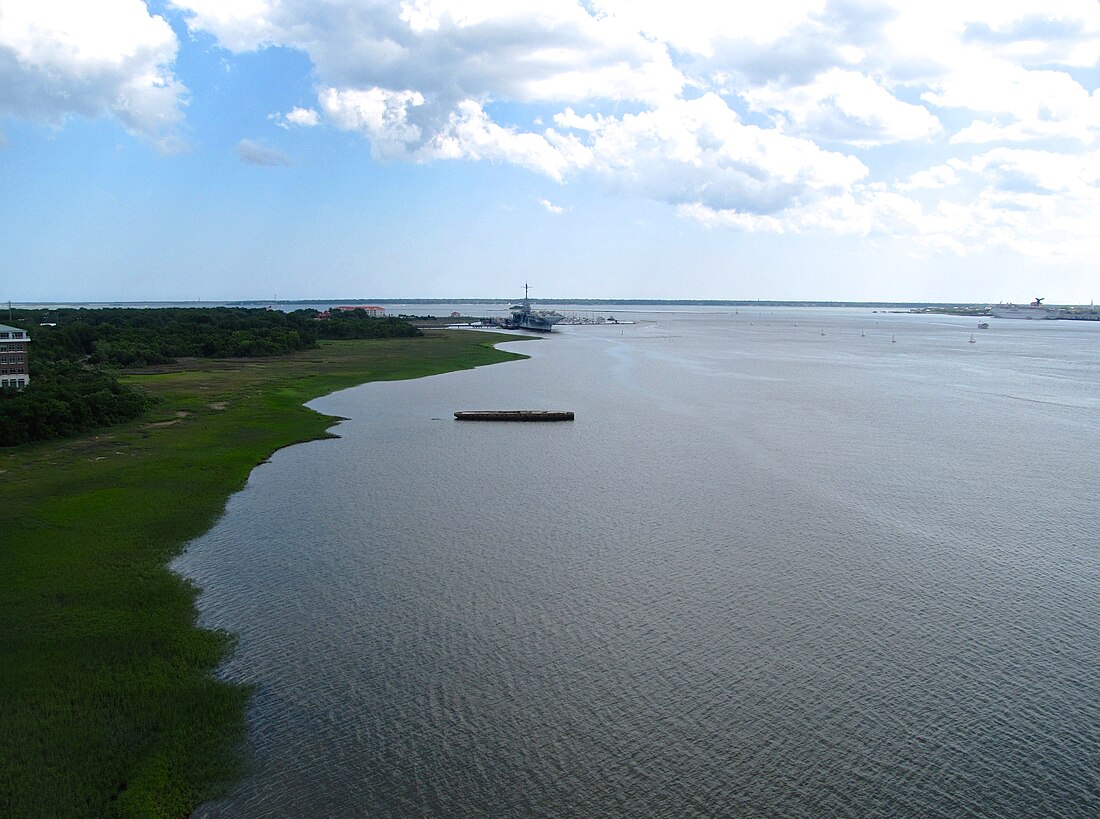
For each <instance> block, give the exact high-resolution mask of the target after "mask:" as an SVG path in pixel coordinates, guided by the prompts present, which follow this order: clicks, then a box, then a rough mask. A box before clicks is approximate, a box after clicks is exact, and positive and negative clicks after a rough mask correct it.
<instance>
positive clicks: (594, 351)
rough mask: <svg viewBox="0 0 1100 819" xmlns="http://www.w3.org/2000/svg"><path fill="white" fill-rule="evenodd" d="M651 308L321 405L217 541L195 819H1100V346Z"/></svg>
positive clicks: (206, 567) (1026, 331)
mask: <svg viewBox="0 0 1100 819" xmlns="http://www.w3.org/2000/svg"><path fill="white" fill-rule="evenodd" d="M626 309H627V308H618V307H617V308H616V310H615V313H616V315H617V316H618V315H619V314H620V313H622V317H623V318H629V319H631V320H633V321H634V322H636V323H634V324H631V325H625V326H615V325H602V326H564V327H558V328H556V329H555V331H554V332H553V333H552V334H550V335H549V336H546V337H543V338H541V339H539V340H536V341H519V342H515V343H511V344H509V345H506V346H507V348H508V349H512V350H515V351H518V352H522V353H525V354H527V355H529V356H531V358H530V359H529V360H525V361H518V362H513V363H506V364H500V365H494V366H491V367H486V368H481V369H477V370H473V371H466V372H457V373H449V374H445V375H440V376H435V377H431V378H425V379H420V380H416V381H406V382H388V383H376V384H368V385H363V386H361V387H357V388H353V389H349V390H345V391H343V392H340V393H337V394H334V395H331V396H328V397H325V398H323V399H320V400H317V401H315V402H313V404H312V405H311V406H313V407H315V408H316V409H318V410H319V411H321V412H325V413H328V414H332V415H338V416H342V417H346V418H348V419H349V420H347V421H345V422H342V423H340V424H339V426H337V427H336V428H335V431H336V432H337V433H338V434H339V435H340V436H341V437H340V438H339V439H334V440H326V441H317V442H312V443H308V444H303V445H299V446H295V447H291V448H288V449H286V450H283V451H281V452H279V453H276V455H275V456H273V457H272V459H271V461H270V462H269V463H267V464H264V465H262V466H260V467H258V468H257V469H256V470H255V471H254V473H253V475H252V477H251V479H250V480H249V483H248V485H247V487H246V488H245V489H244V490H243V491H241V492H240V493H238V494H237V495H235V496H234V497H233V498H232V499H231V500H230V502H229V504H228V508H227V510H226V513H225V515H224V517H223V518H222V519H221V520H220V521H219V522H218V523H217V524H216V525H215V526H214V528H213V529H212V530H211V531H210V532H208V533H207V534H206V535H204V536H203V537H201V538H199V539H198V540H196V541H194V542H193V543H191V544H190V545H189V546H188V547H187V549H186V551H185V552H184V553H183V554H182V555H181V556H180V558H178V559H177V561H176V562H175V564H174V568H175V569H176V570H177V571H179V572H180V573H181V574H183V575H184V576H186V577H188V578H190V579H191V580H193V581H194V582H195V583H196V584H197V585H198V586H199V587H200V588H201V589H202V593H201V595H200V597H199V608H200V611H201V622H202V623H203V624H204V625H206V626H209V627H213V628H221V629H226V630H228V631H230V632H233V633H234V634H236V635H238V638H239V642H238V645H237V649H236V651H235V653H234V654H233V656H232V657H231V658H230V659H229V660H228V661H227V663H226V664H225V666H224V667H223V669H222V670H221V673H222V674H223V675H224V676H225V677H226V678H228V679H230V680H234V681H239V682H242V683H247V684H249V685H252V686H254V696H253V699H252V703H251V707H250V710H249V713H248V725H249V734H248V756H249V762H250V774H249V775H248V776H247V777H246V778H245V779H244V780H242V781H241V782H240V783H239V784H238V785H237V786H235V788H234V789H233V790H232V791H231V792H230V794H229V795H228V796H227V797H226V798H225V799H223V800H221V801H218V802H215V803H211V804H208V805H205V806H203V808H201V809H200V810H199V812H198V814H197V815H198V816H201V817H269V816H301V817H316V816H333V817H337V816H340V817H344V816H371V817H382V816H456V817H457V816H462V817H466V816H545V817H570V816H575V817H605V816H606V817H611V816H614V817H651V816H669V817H673V816H675V817H687V816H792V817H820V816H924V817H956V816H1021V817H1023V816H1054V815H1057V816H1080V817H1087V816H1096V815H1100V507H1098V505H1097V503H1096V500H1095V493H1096V487H1097V486H1098V485H1100V325H1097V324H1094V323H1091V322H1057V321H1051V322H1029V321H1011V320H996V319H994V320H990V327H989V329H987V330H979V329H977V321H978V319H976V318H975V319H971V318H966V317H946V316H936V315H908V314H894V313H886V312H882V313H873V312H872V311H871V310H869V309H856V308H847V309H839V308H833V309H830V308H763V307H760V308H736V309H735V308H714V309H703V308H694V312H689V311H687V310H685V311H682V312H662V313H656V312H644V311H643V310H642V309H641V308H639V310H638V311H637V312H630V313H627V312H626ZM471 332H477V331H471ZM971 336H973V337H974V339H975V342H974V343H970V342H969V339H970V337H971ZM476 409H552V410H553V409H561V410H572V411H574V412H575V414H576V420H575V421H573V422H571V423H564V424H493V423H480V424H469V423H459V422H456V421H455V420H454V417H453V413H454V411H455V410H476Z"/></svg>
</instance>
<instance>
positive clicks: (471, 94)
mask: <svg viewBox="0 0 1100 819" xmlns="http://www.w3.org/2000/svg"><path fill="white" fill-rule="evenodd" d="M1098 66H1100V3H1097V2H1095V0H1088V1H1087V2H1080V1H1079V0H1043V2H1037V1H1036V2H1033V1H1032V0H1005V1H1004V2H967V0H956V1H955V2H950V3H947V2H942V3H941V2H926V3H920V4H917V3H912V2H900V1H899V0H891V1H890V2H874V1H873V0H845V2H829V1H828V0H776V2H773V3H769V4H743V3H731V4H726V5H725V6H714V5H713V4H711V3H709V2H704V1H703V0H679V1H678V2H677V3H675V4H669V3H667V2H656V1H654V2H645V1H644V0H587V2H584V3H577V2H565V1H564V0H562V1H560V2H551V1H550V0H537V2H536V0H507V2H505V1H504V0H499V1H497V0H479V1H478V2H473V1H472V0H467V1H466V2H460V1H459V0H405V2H401V1H400V0H397V2H384V1H382V0H333V2H329V3H325V4H319V3H316V2H312V0H310V1H307V0H279V2H276V0H178V2H155V3H149V4H145V3H142V2H140V0H97V2H96V3H81V2H70V1H69V0H3V2H2V3H0V246H2V247H3V248H4V253H3V254H0V299H4V300H7V299H9V298H10V299H11V300H13V301H16V302H21V301H48V300H59V301H67V300H157V299H159V300H178V299H200V298H201V299H204V300H220V299H238V298H239V299H251V298H257V299H269V298H274V297H275V296H278V298H280V299H297V298H330V297H331V298H351V297H355V298H360V297H362V298H371V297H374V298H401V297H410V298H432V297H439V298H446V297H479V296H485V297H494V298H500V297H504V298H507V297H509V296H511V295H514V294H515V293H517V292H518V291H519V289H520V288H521V287H522V285H523V283H524V282H525V281H527V282H530V283H531V285H532V292H533V294H535V295H537V296H540V297H543V298H553V297H592V298H598V297H614V298H629V297H637V298H716V299H720V298H727V299H742V298H744V299H755V298H760V299H837V300H919V301H978V302H996V301H1000V300H1005V301H1023V300H1029V299H1030V298H1032V297H1034V296H1044V297H1045V298H1046V299H1047V300H1048V301H1049V302H1051V303H1088V302H1089V301H1091V300H1093V299H1094V298H1096V297H1097V296H1100V293H1098V292H1096V291H1097V290H1100V287H1098V284H1100V277H1098V276H1097V271H1098V270H1100V264H1098V263H1100V151H1098V148H1097V143H1096V139H1097V136H1100V92H1098V91H1097V86H1098V84H1100V68H1098Z"/></svg>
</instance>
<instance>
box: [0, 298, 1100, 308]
mask: <svg viewBox="0 0 1100 819" xmlns="http://www.w3.org/2000/svg"><path fill="white" fill-rule="evenodd" d="M514 301H515V299H514V298H511V299H510V298H508V297H506V296H496V297H492V296H485V297H481V298H438V299H423V298H421V299H413V298H409V299H392V298H391V299H380V298H373V297H371V298H364V297H354V298H353V297H348V296H343V297H338V298H331V299H237V300H227V301H168V300H166V301H160V300H151V301H57V302H52V301H30V302H16V301H13V302H12V303H11V305H12V307H13V308H20V309H23V310H38V309H56V308H61V307H82V306H85V307H181V306H191V307H270V306H275V305H288V304H305V305H327V306H331V305H334V304H378V305H386V304H498V303H499V304H511V303H512V302H514ZM532 301H537V302H538V303H540V304H555V305H560V304H571V305H591V306H609V307H615V306H620V305H639V306H647V307H649V306H651V307H660V306H664V307H868V308H874V307H880V308H906V307H916V308H937V307H942V308H947V309H960V308H975V309H986V308H988V307H990V306H991V305H992V304H995V302H961V301H960V302H951V301H801V300H800V301H785V300H779V299H571V298H539V299H532ZM1051 306H1058V307H1079V308H1085V307H1089V306H1090V305H1073V304H1062V305H1053V304H1052V305H1051Z"/></svg>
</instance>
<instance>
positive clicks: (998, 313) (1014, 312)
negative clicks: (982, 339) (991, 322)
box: [989, 305, 1061, 319]
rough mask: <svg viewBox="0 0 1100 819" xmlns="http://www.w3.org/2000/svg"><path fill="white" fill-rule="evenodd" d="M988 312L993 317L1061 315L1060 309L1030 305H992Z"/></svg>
mask: <svg viewBox="0 0 1100 819" xmlns="http://www.w3.org/2000/svg"><path fill="white" fill-rule="evenodd" d="M989 312H990V314H991V315H992V316H993V317H994V318H1010V319H1056V318H1060V317H1061V311H1060V310H1052V309H1050V308H1049V307H1031V306H1027V307H1025V306H1023V305H1021V306H1016V305H1008V306H1006V307H993V308H991V309H990V311H989Z"/></svg>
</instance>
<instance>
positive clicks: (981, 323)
mask: <svg viewBox="0 0 1100 819" xmlns="http://www.w3.org/2000/svg"><path fill="white" fill-rule="evenodd" d="M978 329H979V330H988V329H989V322H988V321H979V322H978Z"/></svg>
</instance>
